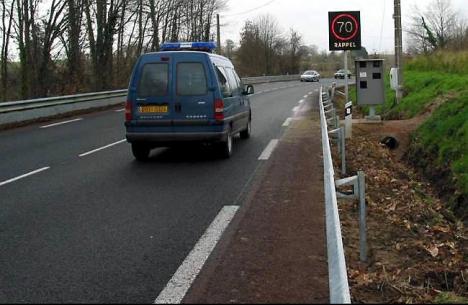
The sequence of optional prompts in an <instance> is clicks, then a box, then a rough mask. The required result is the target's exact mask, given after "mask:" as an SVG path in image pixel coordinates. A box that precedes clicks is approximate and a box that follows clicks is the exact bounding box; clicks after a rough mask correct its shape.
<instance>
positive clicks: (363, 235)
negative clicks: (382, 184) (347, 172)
mask: <svg viewBox="0 0 468 305" xmlns="http://www.w3.org/2000/svg"><path fill="white" fill-rule="evenodd" d="M358 188H359V257H360V260H361V262H363V263H365V262H367V227H366V176H365V174H364V172H361V171H360V172H358Z"/></svg>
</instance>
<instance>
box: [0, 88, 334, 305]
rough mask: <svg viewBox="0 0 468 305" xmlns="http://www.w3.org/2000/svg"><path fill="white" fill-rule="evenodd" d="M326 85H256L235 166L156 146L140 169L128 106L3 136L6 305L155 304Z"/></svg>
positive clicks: (1, 251)
mask: <svg viewBox="0 0 468 305" xmlns="http://www.w3.org/2000/svg"><path fill="white" fill-rule="evenodd" d="M330 82H331V80H322V81H321V83H322V84H330ZM340 82H341V81H340ZM318 88H319V84H317V83H300V82H298V81H297V82H282V83H270V84H262V85H256V86H255V90H256V94H255V95H254V96H253V97H252V98H251V102H252V109H253V122H252V132H253V134H252V138H251V139H249V140H240V139H236V141H235V144H234V154H233V156H232V158H231V159H229V160H223V159H217V158H215V157H214V156H213V155H212V153H211V151H210V150H208V149H206V148H205V149H204V148H190V149H157V150H155V151H153V154H152V157H151V161H150V162H149V163H145V164H141V163H137V162H135V161H134V158H133V156H132V154H131V151H130V146H129V144H127V143H126V141H125V140H124V139H125V131H124V127H123V112H122V111H121V109H116V110H110V111H104V112H97V113H93V114H89V115H85V116H81V117H76V118H71V119H67V120H66V121H61V122H59V121H54V122H49V123H45V124H41V125H31V126H27V127H23V128H17V129H12V130H7V131H3V132H0V143H2V144H1V145H0V155H1V158H0V198H1V204H0V205H1V208H0V244H1V247H0V270H1V272H0V283H1V284H0V303H19V302H27V303H50V302H52V303H57V302H66V303H81V302H85V303H89V302H93V303H94V302H98V303H151V302H153V301H154V300H155V298H156V297H157V296H158V295H159V293H160V292H161V290H162V289H163V288H164V287H165V286H166V284H167V282H168V281H169V279H171V277H172V276H173V274H174V273H175V271H176V270H177V268H178V267H179V266H180V265H181V263H182V262H183V260H184V259H185V257H186V256H187V255H188V253H189V252H190V251H191V249H192V248H193V247H194V245H195V244H196V243H197V241H198V240H199V239H200V237H201V236H202V234H203V233H204V232H205V230H206V229H207V227H208V226H209V225H210V223H211V222H212V221H213V219H214V218H215V217H216V216H217V214H218V213H219V212H220V210H222V208H223V207H225V206H229V205H242V203H243V199H244V197H243V196H245V194H246V192H247V191H248V190H249V187H250V185H251V183H252V179H254V178H255V173H256V171H258V169H260V168H261V167H262V166H263V164H265V162H268V157H266V158H263V159H265V160H259V157H260V156H268V154H269V152H268V151H266V150H265V149H266V148H267V147H268V146H269V144H270V143H271V141H272V140H274V139H279V138H280V137H281V135H282V133H283V132H284V130H285V128H287V125H288V124H287V122H288V118H290V117H292V116H293V109H294V108H295V107H298V105H300V104H298V102H299V101H301V100H302V99H304V96H305V95H307V94H309V93H310V92H314V90H316V89H318ZM296 110H297V108H296Z"/></svg>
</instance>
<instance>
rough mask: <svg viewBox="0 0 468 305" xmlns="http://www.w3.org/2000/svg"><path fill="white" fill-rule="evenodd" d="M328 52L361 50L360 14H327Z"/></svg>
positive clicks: (354, 12) (355, 12) (353, 12)
mask: <svg viewBox="0 0 468 305" xmlns="http://www.w3.org/2000/svg"><path fill="white" fill-rule="evenodd" d="M328 23H329V36H330V38H329V44H330V46H329V47H330V51H346V50H360V49H361V17H360V12H358V11H352V12H328Z"/></svg>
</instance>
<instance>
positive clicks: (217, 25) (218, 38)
mask: <svg viewBox="0 0 468 305" xmlns="http://www.w3.org/2000/svg"><path fill="white" fill-rule="evenodd" d="M216 35H217V43H218V52H217V53H218V54H219V55H222V54H221V26H220V25H219V14H216Z"/></svg>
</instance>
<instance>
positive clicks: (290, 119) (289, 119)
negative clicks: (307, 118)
mask: <svg viewBox="0 0 468 305" xmlns="http://www.w3.org/2000/svg"><path fill="white" fill-rule="evenodd" d="M291 121H292V118H287V119H286V121H284V123H283V127H288V126H289V124H291Z"/></svg>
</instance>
